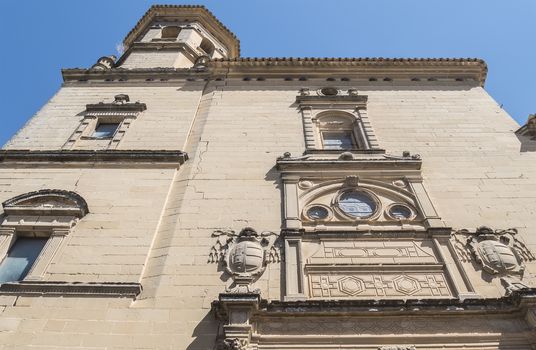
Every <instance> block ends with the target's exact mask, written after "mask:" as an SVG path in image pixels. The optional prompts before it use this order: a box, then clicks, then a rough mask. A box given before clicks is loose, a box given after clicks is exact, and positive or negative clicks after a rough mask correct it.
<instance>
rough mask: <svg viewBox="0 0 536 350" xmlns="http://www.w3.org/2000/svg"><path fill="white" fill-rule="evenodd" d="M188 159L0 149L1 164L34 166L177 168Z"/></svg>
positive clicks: (167, 154) (148, 153) (172, 154)
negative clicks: (42, 164)
mask: <svg viewBox="0 0 536 350" xmlns="http://www.w3.org/2000/svg"><path fill="white" fill-rule="evenodd" d="M187 159H188V154H187V153H185V152H182V151H178V150H162V151H153V150H58V151H33V150H0V166H1V165H2V164H6V165H7V164H9V165H12V164H20V165H25V164H27V165H28V166H35V164H40V163H44V164H46V165H47V166H50V165H53V164H58V165H61V166H69V165H71V166H81V165H83V164H84V163H86V164H88V166H89V165H91V166H94V165H95V164H102V165H105V164H114V163H133V164H135V165H136V166H148V167H155V166H163V167H179V166H180V165H182V164H183V163H184V162H185V161H186V160H187Z"/></svg>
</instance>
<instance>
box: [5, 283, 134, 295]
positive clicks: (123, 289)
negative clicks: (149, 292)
mask: <svg viewBox="0 0 536 350" xmlns="http://www.w3.org/2000/svg"><path fill="white" fill-rule="evenodd" d="M141 291H142V286H141V284H140V283H112V282H110V283H106V282H105V283H81V282H55V281H21V282H10V283H3V284H1V285H0V295H17V296H22V295H24V296H62V297H66V296H70V297H115V298H132V299H135V298H136V296H137V295H138V294H140V293H141Z"/></svg>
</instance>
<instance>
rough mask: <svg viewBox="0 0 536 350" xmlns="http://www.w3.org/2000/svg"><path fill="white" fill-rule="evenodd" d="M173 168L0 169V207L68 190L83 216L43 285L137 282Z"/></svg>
mask: <svg viewBox="0 0 536 350" xmlns="http://www.w3.org/2000/svg"><path fill="white" fill-rule="evenodd" d="M174 172H175V170H174V169H124V168H118V169H111V168H99V167H97V168H75V167H69V168H65V167H58V168H41V167H40V168H0V202H3V201H5V200H7V199H10V198H13V197H15V196H18V195H20V194H24V193H28V192H32V191H37V190H40V189H61V190H68V191H74V192H76V193H78V194H79V195H81V196H82V197H83V198H84V199H85V200H86V202H87V204H88V207H89V214H87V215H86V216H85V217H84V218H82V220H80V221H79V222H78V224H77V225H76V226H75V227H74V228H73V229H72V231H71V232H70V234H69V235H68V236H67V238H66V239H65V240H64V242H63V243H62V246H61V247H60V248H59V250H58V253H57V254H56V255H55V257H54V258H53V260H52V261H51V264H50V265H49V267H48V269H47V271H46V274H45V276H44V280H48V281H68V282H138V280H139V278H140V275H141V273H142V270H143V268H144V264H145V260H146V256H147V253H148V251H149V249H150V247H151V242H152V240H153V236H154V233H155V231H156V229H157V225H158V223H159V220H160V216H161V213H162V208H163V206H164V203H165V200H166V198H167V194H168V191H169V186H170V182H171V178H172V177H173V174H174Z"/></svg>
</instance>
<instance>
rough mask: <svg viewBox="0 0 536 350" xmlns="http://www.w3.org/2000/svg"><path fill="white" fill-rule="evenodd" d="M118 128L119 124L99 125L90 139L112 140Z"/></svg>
mask: <svg viewBox="0 0 536 350" xmlns="http://www.w3.org/2000/svg"><path fill="white" fill-rule="evenodd" d="M118 127H119V123H99V125H97V127H96V128H95V131H94V132H93V135H92V137H94V138H98V139H108V138H112V137H113V136H114V134H115V132H116V130H117V128H118Z"/></svg>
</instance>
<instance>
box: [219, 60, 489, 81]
mask: <svg viewBox="0 0 536 350" xmlns="http://www.w3.org/2000/svg"><path fill="white" fill-rule="evenodd" d="M209 67H210V68H212V69H213V70H214V71H215V72H217V71H218V70H219V69H221V70H228V71H229V75H230V76H232V74H233V73H235V74H238V73H240V74H245V73H250V74H256V73H257V74H258V73H259V72H262V73H264V75H265V76H267V77H269V76H277V75H278V74H279V75H280V74H290V73H296V74H299V73H302V74H307V76H309V77H315V76H325V75H326V74H332V75H341V76H346V77H354V78H356V77H357V78H363V79H368V78H369V77H375V76H377V77H381V76H382V75H383V76H385V77H388V78H389V79H399V78H409V79H423V78H427V79H430V78H432V79H434V80H440V79H449V78H453V79H459V80H474V81H477V82H478V83H479V84H480V85H482V86H483V85H484V83H485V80H486V75H487V65H486V63H485V62H484V60H482V59H478V58H368V57H354V58H342V57H341V58H327V57H325V58H318V57H305V58H300V57H288V58H287V57H283V58H279V57H238V58H233V59H215V60H213V61H211V62H210V63H209Z"/></svg>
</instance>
